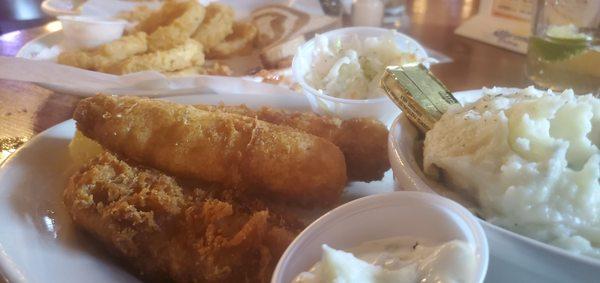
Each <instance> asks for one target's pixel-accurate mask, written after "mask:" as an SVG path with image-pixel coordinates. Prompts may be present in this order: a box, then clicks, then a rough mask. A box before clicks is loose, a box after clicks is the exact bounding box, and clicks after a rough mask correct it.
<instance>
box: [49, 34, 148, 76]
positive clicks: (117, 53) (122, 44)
mask: <svg viewBox="0 0 600 283" xmlns="http://www.w3.org/2000/svg"><path fill="white" fill-rule="evenodd" d="M146 50H148V42H147V36H146V33H145V32H137V33H134V34H132V35H127V36H123V37H121V38H119V39H117V40H115V41H113V42H109V43H106V44H103V45H100V46H99V47H98V48H96V49H94V50H88V51H85V50H80V51H65V52H62V53H61V54H60V55H58V63H60V64H63V65H69V66H73V67H78V68H82V69H87V70H100V69H103V68H106V67H108V66H111V65H114V64H116V63H118V62H120V61H122V60H124V59H126V58H128V57H131V56H134V55H136V54H140V53H144V52H146Z"/></svg>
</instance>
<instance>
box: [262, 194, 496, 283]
mask: <svg viewBox="0 0 600 283" xmlns="http://www.w3.org/2000/svg"><path fill="white" fill-rule="evenodd" d="M488 260H489V251H488V243H487V239H486V237H485V234H484V232H483V228H482V227H481V225H480V224H479V222H478V221H477V219H476V217H475V216H474V215H473V214H471V213H470V212H469V211H468V210H467V209H466V208H464V207H462V206H461V205H459V204H457V203H455V202H453V201H451V200H449V199H446V198H444V197H441V196H438V195H434V194H429V193H422V192H393V193H387V194H379V195H374V196H369V197H365V198H361V199H358V200H355V201H352V202H349V203H347V204H345V205H342V206H340V207H338V208H336V209H334V210H332V211H330V212H329V213H327V214H325V215H324V216H322V217H321V218H319V219H318V220H316V221H315V222H313V223H312V224H311V225H310V226H308V227H307V228H306V229H305V230H304V231H303V232H302V233H300V235H299V236H298V237H297V238H296V239H295V240H294V241H293V242H292V244H291V245H290V246H289V247H288V248H287V250H286V251H285V253H284V254H283V256H282V257H281V259H280V260H279V263H278V264H277V267H276V268H275V272H274V273H273V277H272V279H271V283H291V282H293V283H316V282H334V281H335V282H364V283H367V282H377V283H383V282H465V283H471V282H472V283H480V282H483V280H484V278H485V275H486V272H487V267H488Z"/></svg>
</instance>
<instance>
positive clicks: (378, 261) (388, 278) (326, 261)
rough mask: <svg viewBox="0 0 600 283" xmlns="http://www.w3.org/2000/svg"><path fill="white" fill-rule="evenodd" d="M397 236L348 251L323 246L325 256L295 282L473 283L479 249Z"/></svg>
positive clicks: (456, 242)
mask: <svg viewBox="0 0 600 283" xmlns="http://www.w3.org/2000/svg"><path fill="white" fill-rule="evenodd" d="M423 242H424V241H421V240H418V239H414V238H407V237H394V238H386V239H382V240H376V241H370V242H365V243H362V244H360V245H359V246H357V247H354V248H351V249H349V250H348V251H347V252H346V251H341V250H335V249H332V248H330V247H329V246H327V245H323V256H322V259H321V261H319V262H317V263H316V264H315V265H314V266H313V267H312V268H311V269H310V270H309V271H306V272H302V273H300V274H299V275H298V276H297V277H296V278H295V279H294V281H293V283H317V282H319V283H327V282H336V283H342V282H343V283H353V282H361V283H368V282H377V283H387V282H435V283H447V282H473V281H474V277H475V274H474V273H475V265H476V257H475V247H474V246H472V245H469V244H468V243H466V242H464V241H460V240H453V241H450V242H446V243H443V244H424V243H423Z"/></svg>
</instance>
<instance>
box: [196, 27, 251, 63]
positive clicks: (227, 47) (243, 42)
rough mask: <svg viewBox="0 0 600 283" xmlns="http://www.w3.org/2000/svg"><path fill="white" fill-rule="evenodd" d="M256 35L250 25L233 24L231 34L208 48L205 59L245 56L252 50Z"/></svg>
mask: <svg viewBox="0 0 600 283" xmlns="http://www.w3.org/2000/svg"><path fill="white" fill-rule="evenodd" d="M257 34H258V30H257V29H256V27H255V26H254V25H252V24H250V23H237V22H236V23H234V24H233V33H232V34H230V35H229V36H227V37H226V38H225V40H224V41H222V42H221V43H219V44H217V45H215V46H213V47H212V48H210V52H209V53H208V54H207V57H208V58H210V59H222V58H228V57H231V56H234V55H247V54H249V53H251V52H252V48H254V39H255V38H256V35H257Z"/></svg>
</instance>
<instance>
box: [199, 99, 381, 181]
mask: <svg viewBox="0 0 600 283" xmlns="http://www.w3.org/2000/svg"><path fill="white" fill-rule="evenodd" d="M194 106H195V107H196V108H198V109H202V110H206V111H221V112H227V113H234V114H238V115H244V116H248V117H255V118H257V119H260V120H263V121H266V122H269V123H273V124H277V125H283V126H289V127H292V128H295V129H298V130H302V131H304V132H307V133H309V134H312V135H315V136H318V137H322V138H324V139H327V140H329V141H331V142H332V143H333V144H335V145H337V146H338V147H339V148H340V149H341V150H342V152H343V153H344V157H345V159H346V171H347V174H348V178H349V179H350V180H353V181H365V182H368V181H374V180H380V179H381V178H382V177H383V174H384V173H385V171H387V170H389V169H390V161H389V159H388V155H387V138H388V130H387V128H386V127H385V125H384V124H383V123H381V122H379V121H378V120H376V119H371V118H354V119H349V120H340V119H338V118H334V117H329V116H320V115H317V114H314V113H311V112H292V111H284V110H277V109H273V108H269V107H263V108H261V109H260V110H253V109H250V108H248V107H246V106H245V105H240V106H224V105H219V106H215V105H194Z"/></svg>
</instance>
